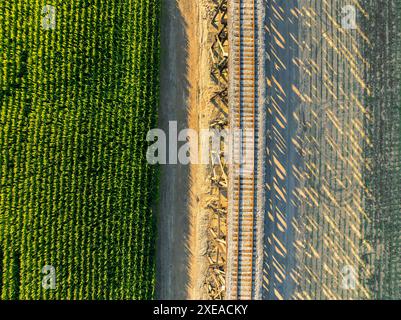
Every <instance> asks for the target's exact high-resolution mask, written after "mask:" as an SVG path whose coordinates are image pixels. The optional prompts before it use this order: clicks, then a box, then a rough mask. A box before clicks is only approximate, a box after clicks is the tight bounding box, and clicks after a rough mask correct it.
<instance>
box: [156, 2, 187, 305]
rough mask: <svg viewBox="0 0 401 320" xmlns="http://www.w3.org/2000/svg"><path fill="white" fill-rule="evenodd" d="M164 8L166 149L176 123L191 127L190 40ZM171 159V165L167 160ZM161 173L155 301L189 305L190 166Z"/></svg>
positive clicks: (173, 5)
mask: <svg viewBox="0 0 401 320" xmlns="http://www.w3.org/2000/svg"><path fill="white" fill-rule="evenodd" d="M161 2H162V17H161V68H160V72H161V76H160V80H161V88H160V89H161V91H160V109H159V128H160V129H162V130H163V131H164V132H165V133H166V137H167V147H171V143H169V142H168V138H169V136H170V138H172V136H174V135H175V136H177V134H176V133H174V132H170V134H169V126H174V125H173V123H172V122H173V121H174V122H176V123H177V126H176V127H177V129H178V132H179V131H180V130H182V129H184V128H187V127H188V107H187V103H188V102H187V100H188V87H189V84H188V80H187V70H188V64H187V58H188V37H187V34H186V23H185V21H184V19H183V16H182V14H181V10H180V8H179V7H178V3H177V0H164V1H161ZM179 146H180V145H179ZM173 151H174V150H173ZM167 154H168V149H167ZM167 159H168V160H170V161H171V160H172V159H169V157H168V156H167ZM168 162H169V161H168ZM160 171H161V175H160V199H159V204H158V206H159V208H158V240H157V275H156V298H158V299H186V297H187V294H186V292H187V287H188V283H189V275H188V267H189V251H188V249H187V246H186V244H187V241H188V235H189V230H190V224H189V214H188V208H189V200H190V195H189V166H188V165H182V164H167V165H162V166H161V169H160Z"/></svg>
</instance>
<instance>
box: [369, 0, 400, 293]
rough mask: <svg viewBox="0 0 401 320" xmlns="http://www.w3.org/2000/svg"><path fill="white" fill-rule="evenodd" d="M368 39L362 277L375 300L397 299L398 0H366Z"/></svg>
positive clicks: (398, 214) (398, 237) (398, 276)
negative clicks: (365, 267)
mask: <svg viewBox="0 0 401 320" xmlns="http://www.w3.org/2000/svg"><path fill="white" fill-rule="evenodd" d="M362 4H363V6H364V8H366V10H367V12H368V18H367V19H364V20H363V21H362V22H363V23H362V26H363V32H364V33H365V34H366V35H367V37H368V38H369V44H368V45H367V46H366V48H365V56H366V59H367V61H368V63H369V68H368V70H367V72H366V81H367V83H368V85H369V89H370V92H369V94H367V96H366V109H367V112H368V115H369V117H368V119H369V121H367V122H366V124H365V127H366V131H367V134H368V136H369V139H370V143H369V144H367V145H366V147H365V154H366V158H367V161H368V164H369V169H368V170H366V173H365V181H366V184H367V192H366V210H367V214H368V217H369V223H367V225H366V228H365V234H366V239H367V240H368V242H369V247H368V248H367V250H366V252H365V255H364V259H365V260H366V263H367V264H368V265H369V267H370V268H369V270H367V271H368V272H365V273H364V277H363V280H364V281H365V283H366V285H367V287H368V288H369V289H370V291H371V292H372V298H375V299H400V298H401V234H400V230H401V215H400V213H401V1H400V0H364V1H362Z"/></svg>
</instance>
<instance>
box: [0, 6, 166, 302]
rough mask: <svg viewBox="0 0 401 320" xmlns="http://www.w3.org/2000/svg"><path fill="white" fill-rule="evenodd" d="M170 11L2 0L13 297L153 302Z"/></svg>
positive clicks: (3, 187) (5, 264) (0, 137)
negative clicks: (153, 149) (164, 25)
mask: <svg viewBox="0 0 401 320" xmlns="http://www.w3.org/2000/svg"><path fill="white" fill-rule="evenodd" d="M46 5H51V6H52V7H53V8H54V11H49V10H48V9H45V10H44V9H43V8H44V6H46ZM43 10H44V11H43ZM159 10H160V3H159V1H158V0H116V1H110V0H68V1H66V0H46V1H43V0H15V1H0V29H1V30H0V57H1V59H0V295H1V298H2V299H149V298H153V296H154V281H155V280H154V273H155V266H154V265H155V261H154V245H155V243H154V238H155V230H154V229H155V223H154V214H153V211H152V206H153V202H154V199H155V195H156V193H157V190H156V187H155V186H157V169H156V168H154V167H151V166H150V165H148V164H147V162H146V148H147V142H146V139H145V138H146V133H147V131H148V130H149V129H150V128H151V127H154V126H155V125H156V120H157V107H158V100H159V99H158V96H159V88H158V86H159V85H158V83H159ZM44 266H52V267H53V268H54V272H55V284H56V287H55V289H52V288H46V286H43V285H42V280H43V277H44V276H45V274H44V273H42V271H43V270H42V269H43V267H44ZM46 283H47V282H46ZM46 283H45V284H46ZM52 283H54V281H53V282H52Z"/></svg>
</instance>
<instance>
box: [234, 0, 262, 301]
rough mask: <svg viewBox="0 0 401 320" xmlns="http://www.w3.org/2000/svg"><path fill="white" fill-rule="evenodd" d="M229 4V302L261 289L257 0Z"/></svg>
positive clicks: (253, 293) (236, 0) (240, 0)
mask: <svg viewBox="0 0 401 320" xmlns="http://www.w3.org/2000/svg"><path fill="white" fill-rule="evenodd" d="M231 6H232V7H231V17H232V19H231V24H230V26H231V29H229V33H230V59H231V66H232V68H231V69H232V70H231V71H230V86H231V90H230V92H231V96H230V101H231V107H230V111H231V116H230V126H231V129H233V131H235V133H234V134H233V136H234V138H233V152H234V159H235V160H236V161H235V162H234V163H233V165H232V166H231V170H230V187H229V197H230V196H231V200H230V207H229V212H228V225H229V230H228V257H227V260H228V266H227V273H228V274H227V298H228V299H245V300H246V299H255V298H257V296H258V291H259V288H258V285H257V284H256V283H257V282H258V279H257V278H258V268H259V265H258V263H257V261H258V257H259V256H260V253H258V251H260V250H259V249H258V248H259V246H258V238H259V237H258V235H260V234H261V233H260V230H258V222H257V220H258V218H257V212H258V204H257V198H258V197H257V193H258V184H259V182H260V181H259V177H258V171H257V168H258V165H257V161H258V145H259V134H258V131H259V120H260V119H259V117H260V110H259V108H258V106H259V105H258V96H259V89H258V86H259V84H258V80H257V79H258V54H257V52H258V43H257V34H258V31H257V30H258V14H257V0H233V1H232V2H231ZM239 132H240V134H238V133H239Z"/></svg>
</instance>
